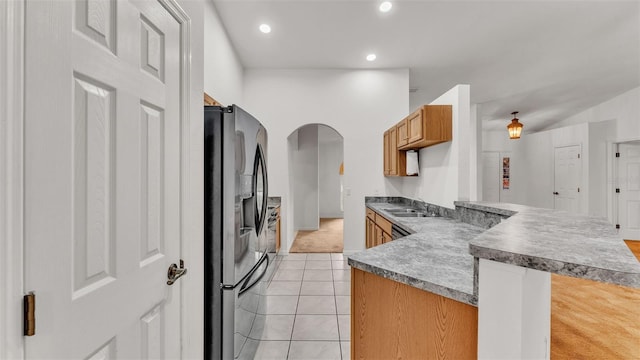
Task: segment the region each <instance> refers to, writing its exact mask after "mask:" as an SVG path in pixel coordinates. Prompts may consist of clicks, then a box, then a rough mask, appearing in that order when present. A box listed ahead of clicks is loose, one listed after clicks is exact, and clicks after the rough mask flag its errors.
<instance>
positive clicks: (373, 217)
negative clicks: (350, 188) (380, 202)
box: [366, 208, 376, 221]
mask: <svg viewBox="0 0 640 360" xmlns="http://www.w3.org/2000/svg"><path fill="white" fill-rule="evenodd" d="M366 210H367V217H368V218H369V219H371V220H374V221H375V220H376V212H375V211H373V210H371V209H369V208H366Z"/></svg>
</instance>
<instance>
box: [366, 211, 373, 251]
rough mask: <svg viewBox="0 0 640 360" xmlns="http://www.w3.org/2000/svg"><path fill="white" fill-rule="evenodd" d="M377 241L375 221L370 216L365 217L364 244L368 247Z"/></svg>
mask: <svg viewBox="0 0 640 360" xmlns="http://www.w3.org/2000/svg"><path fill="white" fill-rule="evenodd" d="M374 241H375V223H374V222H373V220H371V219H369V218H365V243H364V246H365V247H366V248H367V249H368V248H370V247H372V246H373V243H374Z"/></svg>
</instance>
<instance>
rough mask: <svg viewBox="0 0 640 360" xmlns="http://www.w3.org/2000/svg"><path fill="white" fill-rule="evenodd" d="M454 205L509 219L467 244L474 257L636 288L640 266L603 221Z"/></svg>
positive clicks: (506, 206) (510, 207)
mask: <svg viewBox="0 0 640 360" xmlns="http://www.w3.org/2000/svg"><path fill="white" fill-rule="evenodd" d="M455 205H456V207H463V208H468V209H474V210H479V211H483V212H492V213H498V214H503V215H507V216H510V217H509V218H508V219H505V220H503V221H502V222H501V223H500V224H499V225H496V226H494V227H492V228H490V229H488V230H486V231H484V232H483V233H482V234H479V235H478V236H477V237H475V238H474V239H473V240H472V241H471V242H470V243H469V252H470V253H471V255H473V256H474V257H478V258H483V259H489V260H494V261H498V262H503V263H507V264H513V265H517V266H522V267H526V268H531V269H537V270H541V271H547V272H552V273H557V274H562V275H569V276H573V277H578V278H586V279H591V280H597V281H602V282H608V283H613V284H617V285H623V286H629V287H634V288H640V262H638V260H637V259H636V257H635V256H634V255H633V253H632V252H631V251H630V250H629V248H628V247H627V246H626V244H625V243H624V241H623V240H622V239H621V238H620V236H618V235H617V234H616V232H615V229H614V228H613V225H612V224H611V223H609V222H608V221H607V220H606V219H604V218H597V217H590V216H585V215H577V214H571V213H568V212H564V211H558V210H552V209H541V208H533V207H529V206H524V205H515V204H504V203H488V202H456V203H455Z"/></svg>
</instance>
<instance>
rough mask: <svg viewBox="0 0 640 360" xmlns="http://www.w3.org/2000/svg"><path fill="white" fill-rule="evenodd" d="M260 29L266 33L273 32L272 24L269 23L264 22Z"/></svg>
mask: <svg viewBox="0 0 640 360" xmlns="http://www.w3.org/2000/svg"><path fill="white" fill-rule="evenodd" d="M260 31H262V32H263V33H265V34H268V33H270V32H271V26H269V25H267V24H262V25H260Z"/></svg>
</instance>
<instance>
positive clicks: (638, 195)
mask: <svg viewBox="0 0 640 360" xmlns="http://www.w3.org/2000/svg"><path fill="white" fill-rule="evenodd" d="M618 152H619V153H620V157H619V158H617V159H618V176H617V178H618V187H619V188H620V193H619V194H617V195H618V224H620V235H621V236H622V238H623V239H627V240H640V144H637V143H636V144H620V145H619V146H618Z"/></svg>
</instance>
